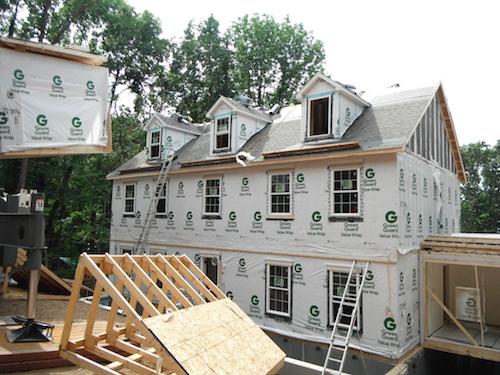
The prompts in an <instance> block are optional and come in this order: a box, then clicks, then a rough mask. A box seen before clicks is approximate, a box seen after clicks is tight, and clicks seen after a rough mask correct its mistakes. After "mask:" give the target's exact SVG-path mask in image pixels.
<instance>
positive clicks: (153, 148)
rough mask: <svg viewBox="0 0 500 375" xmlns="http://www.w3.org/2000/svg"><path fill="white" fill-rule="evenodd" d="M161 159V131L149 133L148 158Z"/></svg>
mask: <svg viewBox="0 0 500 375" xmlns="http://www.w3.org/2000/svg"><path fill="white" fill-rule="evenodd" d="M160 157H161V130H153V131H152V132H150V133H149V158H150V159H159V158H160Z"/></svg>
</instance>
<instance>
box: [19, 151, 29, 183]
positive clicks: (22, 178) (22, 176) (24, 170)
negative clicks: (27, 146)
mask: <svg viewBox="0 0 500 375" xmlns="http://www.w3.org/2000/svg"><path fill="white" fill-rule="evenodd" d="M28 160H29V159H28V158H26V159H21V170H20V171H19V179H18V182H17V190H18V191H21V189H24V188H26V177H27V176H28Z"/></svg>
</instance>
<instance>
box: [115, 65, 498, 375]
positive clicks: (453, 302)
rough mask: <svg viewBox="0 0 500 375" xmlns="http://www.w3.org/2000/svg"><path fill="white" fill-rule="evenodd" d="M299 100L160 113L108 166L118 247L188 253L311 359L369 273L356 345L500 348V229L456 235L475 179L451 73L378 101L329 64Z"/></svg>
mask: <svg viewBox="0 0 500 375" xmlns="http://www.w3.org/2000/svg"><path fill="white" fill-rule="evenodd" d="M297 99H298V101H299V102H300V104H298V105H295V106H291V107H286V108H281V109H279V107H277V106H276V107H274V108H273V109H271V110H267V109H263V108H257V107H254V106H253V105H252V103H251V101H250V100H249V99H248V98H245V97H238V98H236V99H232V98H227V97H220V98H219V99H218V100H217V102H216V103H214V105H213V106H212V107H211V108H210V109H208V112H207V118H208V119H209V122H208V123H207V124H198V125H195V124H191V123H190V122H189V121H188V120H187V119H186V118H185V117H183V116H179V115H175V116H171V117H166V116H162V115H154V116H153V117H152V118H151V119H150V120H149V121H148V122H147V124H145V126H144V130H145V131H146V132H147V142H146V147H145V149H144V150H143V151H142V152H141V153H139V154H138V155H136V156H134V157H133V158H132V159H130V160H129V161H127V162H126V163H125V164H123V165H122V166H121V167H119V168H118V169H117V170H115V171H113V172H112V173H110V174H109V176H108V179H109V180H111V181H112V182H113V203H112V210H113V219H112V224H111V239H110V240H111V245H110V253H111V254H115V255H118V256H120V255H123V254H127V253H129V254H132V255H133V256H135V254H139V255H140V254H142V253H146V254H150V255H154V254H161V255H162V256H172V255H179V254H185V255H186V256H187V257H189V258H190V259H191V260H192V261H193V262H194V263H195V264H196V265H197V266H198V267H199V268H200V269H201V270H202V271H203V272H204V274H205V275H206V276H207V277H208V278H210V279H211V280H212V281H213V283H214V284H216V285H217V286H218V287H219V288H220V289H221V290H222V291H223V292H224V293H225V294H226V295H227V296H228V297H230V299H231V300H232V301H233V302H235V303H236V304H237V305H238V306H239V307H240V308H241V309H242V310H243V311H244V312H245V313H246V314H247V315H248V316H249V317H251V318H252V320H253V321H254V322H255V323H256V324H257V325H258V326H259V327H261V328H262V329H263V330H264V331H266V332H267V333H268V334H269V335H270V336H271V337H272V338H273V340H274V341H275V342H276V343H277V344H278V345H279V346H280V347H281V348H282V349H283V350H284V351H285V352H286V353H287V355H288V356H289V357H292V358H296V359H299V360H303V361H307V362H311V363H317V364H320V365H323V363H324V361H325V356H326V352H327V348H328V345H329V344H331V343H332V330H334V326H336V325H337V324H340V325H341V324H342V318H341V319H340V323H339V322H337V323H336V319H337V317H338V315H339V311H342V307H341V306H342V304H343V303H344V299H343V297H342V296H343V292H344V290H345V287H346V283H349V281H350V280H351V279H352V280H354V278H353V277H354V276H356V275H360V276H361V277H359V278H358V279H357V280H359V281H358V282H352V283H351V284H350V285H349V289H350V290H351V289H352V293H353V294H356V292H357V291H359V290H361V281H362V282H363V283H364V285H363V288H362V292H361V293H360V297H359V299H358V300H359V306H358V307H357V309H356V310H355V312H354V313H353V314H354V315H355V316H354V317H353V318H354V319H353V322H352V324H351V325H352V337H351V339H350V342H349V347H350V348H351V350H354V352H353V353H362V354H366V356H367V357H369V358H377V359H380V360H382V363H384V362H385V363H389V364H391V366H392V365H393V364H394V363H397V362H401V361H404V360H405V359H406V358H407V357H408V355H409V354H410V353H413V352H414V350H415V348H420V347H424V348H425V347H426V348H430V349H436V350H439V351H444V352H451V353H457V354H464V355H468V356H472V357H477V358H483V359H488V360H492V361H498V358H499V356H500V340H499V337H500V335H499V330H498V327H500V322H498V319H497V316H496V314H495V311H496V310H497V307H498V305H499V302H500V301H498V298H497V295H498V293H495V291H496V289H495V288H496V286H495V281H494V280H496V279H498V277H499V276H500V270H499V268H498V266H499V264H500V254H499V249H500V238H499V237H498V236H495V235H492V236H490V237H484V236H483V237H479V236H467V235H460V234H458V235H457V234H456V233H458V232H460V227H459V222H460V183H462V182H464V181H465V178H466V177H465V171H464V167H463V163H462V159H461V155H460V150H459V146H458V141H457V136H456V134H455V130H454V126H453V120H452V116H451V113H450V111H449V108H448V105H447V101H446V97H445V94H444V90H443V87H442V85H441V84H438V85H437V86H435V87H428V88H420V89H415V90H409V91H391V92H389V93H387V94H386V95H383V96H379V97H376V98H374V99H373V100H371V101H370V102H368V101H366V100H364V99H363V98H361V97H360V96H359V95H357V94H356V92H355V91H354V90H353V89H352V87H351V86H347V85H343V84H341V83H339V82H337V81H334V80H332V79H331V78H329V77H327V76H325V75H323V74H320V73H318V74H316V75H315V76H314V77H313V78H312V79H311V80H310V81H309V82H308V83H307V84H306V85H305V86H304V87H303V88H302V90H301V91H300V92H299V93H298V94H297ZM353 262H356V263H353ZM353 264H354V267H353V268H352V271H353V273H350V272H351V267H352V266H353ZM365 266H367V268H366V271H364V270H365V268H364V267H365ZM346 329H347V326H346ZM333 343H334V344H335V343H336V341H335V340H333ZM357 358H359V357H357ZM348 362H350V363H347V367H346V371H347V372H351V373H363V372H362V371H363V370H362V364H361V363H358V364H356V360H355V359H350V360H348ZM358 362H361V361H358ZM382 367H383V365H382ZM389 368H390V367H389ZM381 371H382V370H381ZM382 373H383V372H382Z"/></svg>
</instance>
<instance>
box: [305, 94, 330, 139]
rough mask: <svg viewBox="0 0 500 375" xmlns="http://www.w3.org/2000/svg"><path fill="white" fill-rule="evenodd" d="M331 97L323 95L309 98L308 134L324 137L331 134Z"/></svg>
mask: <svg viewBox="0 0 500 375" xmlns="http://www.w3.org/2000/svg"><path fill="white" fill-rule="evenodd" d="M331 103H332V97H331V96H324V97H320V98H317V99H310V100H309V118H308V136H309V137H324V136H330V135H331V130H330V129H331V128H332V127H331V121H332V113H331V108H332V105H331Z"/></svg>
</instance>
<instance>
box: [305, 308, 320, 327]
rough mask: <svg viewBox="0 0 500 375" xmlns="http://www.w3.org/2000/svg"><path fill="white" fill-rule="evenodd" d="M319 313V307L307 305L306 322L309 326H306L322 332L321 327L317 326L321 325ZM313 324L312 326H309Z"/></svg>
mask: <svg viewBox="0 0 500 375" xmlns="http://www.w3.org/2000/svg"><path fill="white" fill-rule="evenodd" d="M319 314H320V311H319V307H318V306H316V305H311V306H310V307H309V316H308V317H307V324H308V325H309V327H307V326H306V328H307V329H310V330H314V331H320V332H322V331H323V329H320V328H318V327H319V326H321V319H320V318H318V317H319ZM310 326H313V327H310Z"/></svg>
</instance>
